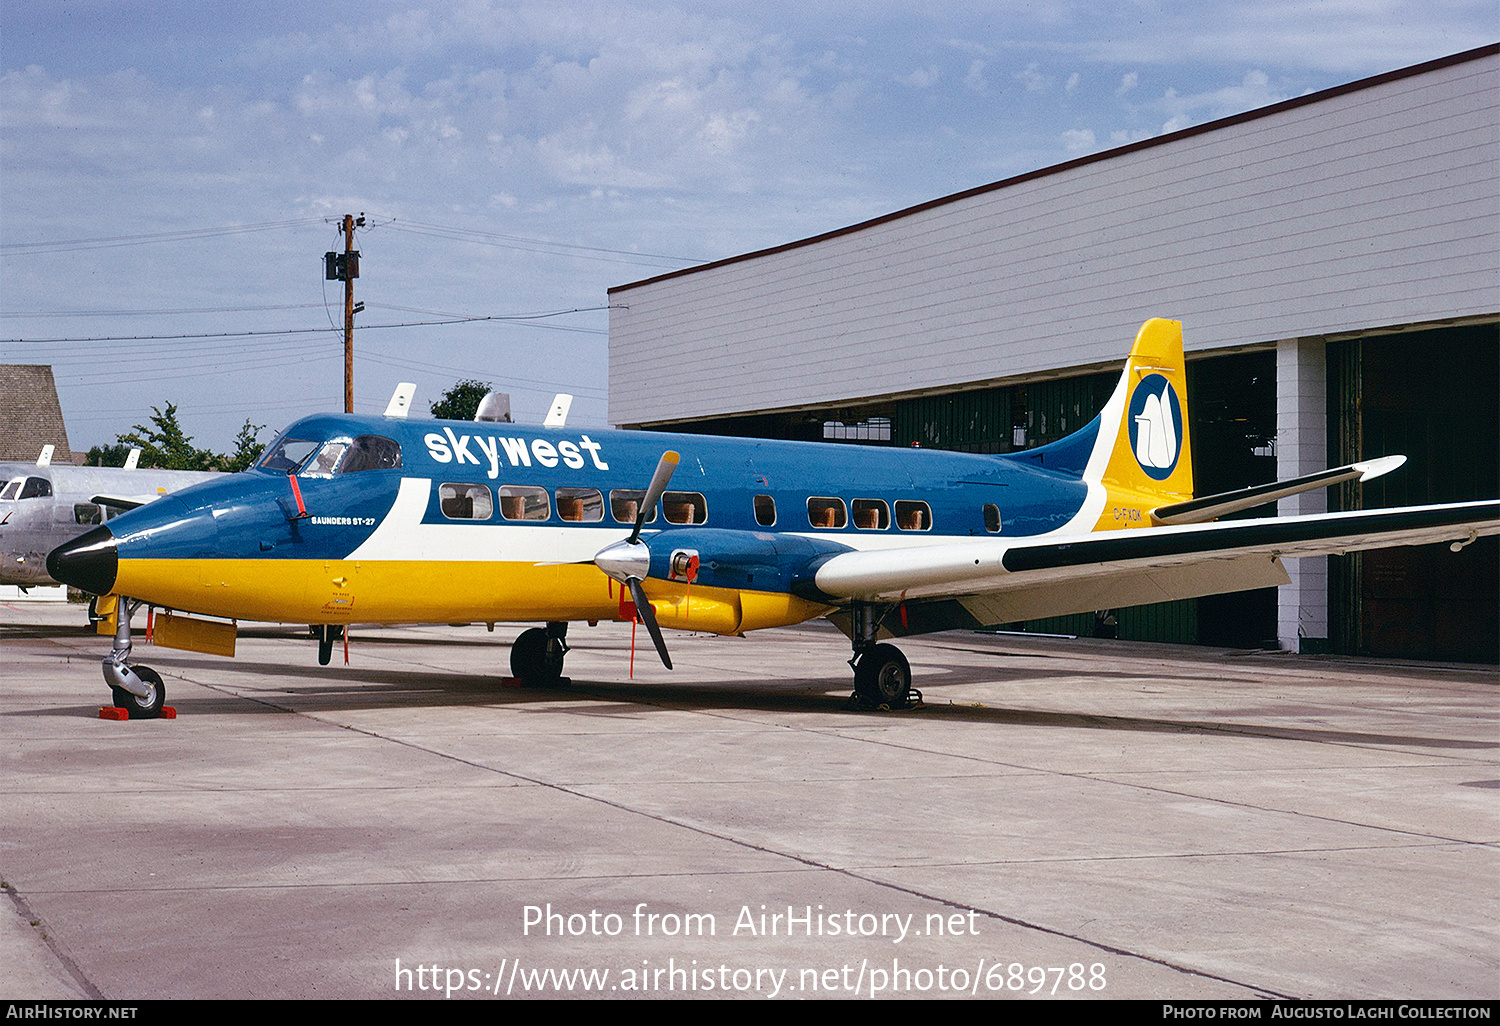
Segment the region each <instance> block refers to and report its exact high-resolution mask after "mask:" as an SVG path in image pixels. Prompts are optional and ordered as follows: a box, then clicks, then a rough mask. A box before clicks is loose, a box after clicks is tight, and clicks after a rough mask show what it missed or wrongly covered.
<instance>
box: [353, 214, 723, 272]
mask: <svg viewBox="0 0 1500 1026" xmlns="http://www.w3.org/2000/svg"><path fill="white" fill-rule="evenodd" d="M372 227H379V228H390V229H391V230H392V231H398V232H408V233H410V234H412V235H428V236H433V237H435V238H440V239H453V240H455V241H459V242H475V243H479V244H481V245H486V246H499V247H502V248H506V249H519V250H522V251H524V252H528V253H548V254H551V255H553V256H560V255H565V254H560V253H557V252H555V251H557V250H563V251H565V252H571V253H575V254H577V255H580V256H586V255H588V254H608V255H607V256H594V257H591V259H595V260H608V261H609V262H611V263H625V264H647V265H651V266H656V265H659V264H660V263H663V262H665V263H667V264H671V265H681V264H700V263H703V258H702V257H684V256H672V255H669V254H666V253H642V252H639V251H637V250H630V249H610V248H609V247H607V246H584V245H581V244H578V243H572V242H552V241H550V240H548V239H533V238H528V237H526V236H524V235H507V234H504V233H502V232H483V231H479V230H478V229H474V228H454V227H452V226H449V225H440V224H428V223H426V222H423V221H403V220H399V219H397V218H394V217H393V218H391V219H390V220H389V221H386V222H383V223H382V224H379V225H375V226H372ZM538 247H540V248H538ZM616 257H625V258H628V259H614V258H616Z"/></svg>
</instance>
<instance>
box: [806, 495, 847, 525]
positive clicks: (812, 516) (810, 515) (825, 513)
mask: <svg viewBox="0 0 1500 1026" xmlns="http://www.w3.org/2000/svg"><path fill="white" fill-rule="evenodd" d="M807 522H808V523H809V524H812V525H813V526H814V527H823V528H829V527H843V526H844V524H845V523H846V514H845V511H844V500H843V499H832V498H820V497H817V496H814V497H813V498H811V499H808V500H807Z"/></svg>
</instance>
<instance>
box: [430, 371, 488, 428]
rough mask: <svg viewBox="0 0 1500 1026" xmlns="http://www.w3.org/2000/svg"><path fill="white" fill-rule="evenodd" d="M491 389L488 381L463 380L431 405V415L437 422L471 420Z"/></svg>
mask: <svg viewBox="0 0 1500 1026" xmlns="http://www.w3.org/2000/svg"><path fill="white" fill-rule="evenodd" d="M493 387H494V386H493V385H491V384H490V383H489V382H488V381H474V380H473V379H471V378H465V379H464V380H462V381H460V382H459V383H458V384H456V385H454V386H453V387H452V388H450V389H448V391H446V392H444V393H443V395H442V398H440V399H438V401H437V402H435V403H433V404H432V406H431V407H430V408H431V410H432V415H433V416H434V417H436V418H437V419H438V420H473V419H474V414H475V413H476V412H477V411H478V410H479V401H480V400H481V399H483V398H484V397H485V395H486V393H488V392H489V391H490V390H491V389H492V388H493Z"/></svg>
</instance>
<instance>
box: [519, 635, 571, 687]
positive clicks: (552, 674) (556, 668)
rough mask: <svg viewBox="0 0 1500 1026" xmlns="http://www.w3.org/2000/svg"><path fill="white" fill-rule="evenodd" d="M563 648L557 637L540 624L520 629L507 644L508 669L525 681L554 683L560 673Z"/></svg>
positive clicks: (533, 683) (540, 683)
mask: <svg viewBox="0 0 1500 1026" xmlns="http://www.w3.org/2000/svg"><path fill="white" fill-rule="evenodd" d="M564 652H565V650H564V649H563V646H562V642H561V641H560V640H558V641H554V640H553V638H552V636H551V635H549V634H548V633H547V631H546V630H544V629H543V628H541V627H532V628H529V629H527V630H524V631H522V632H521V636H520V637H518V638H516V640H515V641H514V642H513V643H512V644H511V646H510V672H511V676H513V677H520V678H521V679H522V680H523V681H525V682H526V683H527V684H532V685H546V684H556V683H557V680H558V678H559V677H561V676H562V668H563V654H564Z"/></svg>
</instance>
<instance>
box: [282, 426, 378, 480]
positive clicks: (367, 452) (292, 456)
mask: <svg viewBox="0 0 1500 1026" xmlns="http://www.w3.org/2000/svg"><path fill="white" fill-rule="evenodd" d="M256 465H257V466H259V467H260V468H261V469H263V470H279V471H281V472H282V473H283V474H300V475H301V476H303V477H332V476H333V475H334V474H354V473H358V472H359V471H362V470H398V469H400V467H401V445H400V443H399V442H396V441H395V440H394V439H390V438H386V437H385V436H383V435H360V436H358V437H356V438H350V437H348V436H347V435H346V436H343V437H340V438H330V439H328V440H327V441H321V442H315V441H310V440H308V439H305V438H291V437H283V438H279V439H277V440H276V441H275V442H273V443H271V446H270V448H268V449H267V450H266V454H265V455H264V456H263V457H261V460H260V463H258V464H256Z"/></svg>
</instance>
